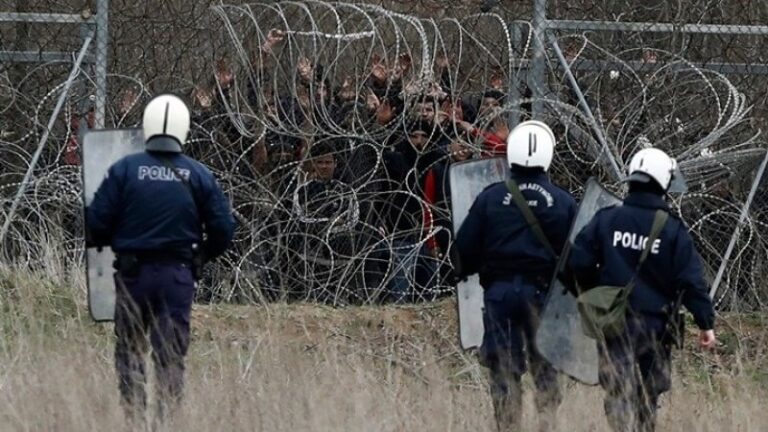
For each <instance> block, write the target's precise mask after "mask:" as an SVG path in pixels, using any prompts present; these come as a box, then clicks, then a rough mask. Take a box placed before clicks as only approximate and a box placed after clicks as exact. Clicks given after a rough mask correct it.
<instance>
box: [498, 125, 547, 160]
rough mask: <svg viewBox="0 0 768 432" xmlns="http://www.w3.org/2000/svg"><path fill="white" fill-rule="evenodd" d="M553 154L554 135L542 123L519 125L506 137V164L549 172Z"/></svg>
mask: <svg viewBox="0 0 768 432" xmlns="http://www.w3.org/2000/svg"><path fill="white" fill-rule="evenodd" d="M554 152H555V134H554V133H552V129H550V128H549V126H547V125H546V124H544V123H543V122H540V121H537V120H529V121H525V122H522V123H520V124H519V125H518V126H517V127H516V128H514V129H513V130H512V132H510V134H509V136H508V137H507V162H509V165H510V166H511V165H519V166H521V167H531V168H532V167H540V168H543V169H544V171H547V170H549V165H550V164H551V163H552V156H553V155H554Z"/></svg>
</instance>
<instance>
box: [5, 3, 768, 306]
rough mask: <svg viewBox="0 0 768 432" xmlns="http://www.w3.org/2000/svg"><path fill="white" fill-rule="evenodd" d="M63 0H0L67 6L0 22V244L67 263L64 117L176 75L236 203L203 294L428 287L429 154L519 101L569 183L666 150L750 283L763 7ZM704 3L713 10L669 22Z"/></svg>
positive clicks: (758, 210) (434, 220)
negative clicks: (59, 18)
mask: <svg viewBox="0 0 768 432" xmlns="http://www.w3.org/2000/svg"><path fill="white" fill-rule="evenodd" d="M72 3H73V2H66V1H58V2H57V1H40V2H36V1H31V0H30V1H22V0H16V2H15V3H13V4H6V3H2V2H0V12H5V11H8V12H12V13H16V14H18V13H19V12H24V13H46V14H50V13H52V12H55V13H59V14H73V15H72V16H70V19H72V22H68V23H51V22H48V21H46V22H45V23H42V22H40V23H35V22H33V21H31V18H32V17H31V16H30V15H24V16H18V15H16V16H10V15H12V14H8V15H6V19H5V20H0V37H1V38H2V39H0V44H1V45H0V51H2V52H0V59H2V67H1V68H0V90H2V92H0V99H1V100H2V102H3V103H2V105H0V106H1V107H2V108H0V119H1V120H2V123H1V124H2V135H0V140H1V141H2V143H1V144H2V147H0V152H2V155H0V156H1V157H0V160H2V161H3V162H2V165H1V166H0V170H1V171H2V181H1V182H0V187H2V190H1V191H0V200H2V202H0V204H2V205H1V206H0V208H2V212H3V220H4V222H6V223H7V224H8V229H7V234H4V239H3V241H4V251H6V260H12V261H14V262H16V263H23V264H26V265H29V266H33V267H34V266H38V267H41V266H50V265H51V264H50V263H51V262H57V263H60V264H58V265H60V266H61V267H68V266H69V267H73V268H80V263H81V261H82V240H81V239H82V221H81V210H80V206H81V199H80V173H79V147H78V146H79V143H80V142H82V134H83V133H84V132H85V131H86V130H87V129H89V128H96V127H101V123H100V120H99V119H100V118H102V117H101V116H102V114H101V113H102V112H103V119H104V123H103V125H104V126H105V127H108V128H125V127H136V126H137V125H138V124H139V121H140V114H141V109H142V107H143V106H144V104H145V102H146V101H147V100H148V99H149V98H151V97H152V95H154V94H157V93H158V92H165V91H173V92H176V93H178V94H181V95H182V96H183V97H184V98H185V99H186V100H187V101H188V103H189V104H190V106H191V107H192V110H193V115H194V120H193V132H192V134H191V139H190V141H189V143H188V152H189V153H190V154H191V155H192V156H194V157H196V158H198V159H199V160H201V161H203V162H204V163H206V164H207V165H208V166H210V167H211V168H212V169H213V171H214V172H215V173H216V175H217V176H218V178H219V179H220V181H221V183H222V184H223V185H224V187H225V189H226V191H227V193H228V195H229V196H230V197H231V199H232V202H233V205H234V208H235V210H236V212H237V214H238V219H239V220H240V226H239V229H238V234H237V239H236V244H235V247H234V248H233V250H231V251H230V252H229V253H228V254H227V255H226V256H225V257H224V258H223V259H221V260H219V261H218V262H216V263H215V264H214V265H213V266H210V267H209V271H208V274H207V277H206V279H205V283H204V286H205V289H204V290H202V291H203V293H202V296H203V298H204V299H208V300H217V301H218V300H226V301H248V302H251V301H271V300H275V299H289V300H302V299H310V300H315V301H322V302H327V303H331V304H336V305H340V304H348V303H371V302H382V301H423V300H431V299H435V298H438V297H441V296H444V295H449V294H450V293H452V290H453V287H452V286H451V285H450V284H449V283H448V281H449V280H450V272H451V269H452V264H451V262H450V259H449V254H448V252H449V250H450V248H451V242H452V240H451V238H452V230H451V226H450V211H449V209H450V191H449V189H448V182H447V170H448V167H449V166H450V165H451V164H452V163H456V162H459V161H461V160H465V159H468V158H479V157H494V156H503V154H504V140H505V138H506V135H507V134H508V133H509V129H510V128H512V127H514V125H515V124H517V123H518V122H520V121H521V120H524V119H527V118H531V117H536V118H539V119H543V120H545V121H547V122H549V123H550V124H552V125H553V126H554V128H555V130H556V133H557V135H558V138H559V141H560V144H559V147H558V149H557V156H556V159H555V163H554V165H553V171H552V176H553V178H554V180H555V181H556V182H558V183H560V184H562V185H563V186H565V187H566V188H568V189H569V190H571V191H572V192H573V193H574V194H575V195H577V196H578V195H580V193H581V188H582V186H583V184H584V182H585V180H586V179H587V178H589V177H591V176H596V177H598V178H599V179H600V180H601V181H603V182H604V183H606V184H608V185H609V187H611V188H612V189H614V190H615V191H617V192H621V188H622V186H621V183H620V182H619V180H620V178H621V175H622V173H623V172H624V170H625V167H626V165H627V163H628V161H629V158H630V157H631V155H632V154H633V153H634V152H635V151H637V150H638V149H639V148H642V147H643V146H647V145H655V146H659V147H661V148H663V149H665V150H667V151H669V152H670V153H671V154H672V155H673V156H675V157H677V158H678V160H679V161H680V164H681V168H682V170H683V172H684V173H685V175H686V177H687V179H688V183H689V192H688V193H686V194H683V195H676V196H674V197H673V200H672V201H673V204H674V207H675V209H676V210H677V211H678V212H679V213H680V215H681V217H682V218H683V219H684V220H685V221H686V223H687V224H688V225H689V226H690V227H691V229H692V231H693V233H694V236H695V238H696V241H697V244H698V246H699V248H700V250H701V252H702V255H703V257H704V260H705V262H706V264H707V269H708V275H709V277H710V279H711V281H712V283H713V285H716V288H717V293H716V298H717V299H718V301H719V303H720V305H721V307H729V308H738V309H740V310H743V309H754V308H758V307H761V306H762V304H763V303H762V302H763V301H765V300H766V296H767V294H768V293H766V292H765V290H764V289H763V287H764V285H765V283H764V282H765V278H766V264H765V261H766V256H767V255H768V253H767V252H768V250H767V248H768V244H766V241H765V240H764V239H765V234H766V229H768V227H767V226H766V218H765V214H766V211H767V210H766V208H767V207H768V197H766V189H765V186H763V187H761V188H758V189H756V190H755V194H752V195H751V196H752V197H753V198H754V199H753V200H750V199H749V198H750V192H751V190H752V189H753V187H752V186H753V184H754V183H755V182H756V181H759V179H756V171H757V168H758V166H759V165H760V163H761V160H762V159H763V156H764V154H765V146H764V142H763V140H762V137H761V135H760V130H761V129H762V127H763V125H764V123H765V110H766V107H765V96H764V94H765V92H764V91H763V89H764V88H765V84H766V83H765V82H764V81H765V79H766V77H767V76H768V66H766V65H765V63H766V62H765V59H764V56H765V53H764V52H763V51H764V48H763V45H765V43H764V42H765V40H766V36H767V35H768V31H765V30H764V29H763V28H762V27H760V26H758V25H755V26H753V24H758V23H760V22H765V19H764V17H763V16H762V15H760V14H761V13H763V14H767V13H768V10H766V11H764V12H763V11H760V10H759V8H757V9H754V8H753V9H750V10H749V11H746V10H744V9H745V8H740V7H738V5H737V4H736V2H734V4H733V5H732V6H733V7H732V8H730V9H729V8H728V7H726V6H725V5H723V6H722V7H720V9H717V10H714V9H712V8H709V7H705V6H706V4H705V2H701V4H700V5H699V4H698V3H697V2H693V3H696V4H695V5H690V7H686V8H684V9H680V10H678V9H675V8H674V7H672V6H668V5H666V3H667V2H657V4H656V3H653V2H650V3H649V2H643V5H644V6H642V7H641V6H636V5H635V3H634V2H628V3H632V4H623V3H621V2H619V1H615V0H612V1H603V2H584V4H580V5H576V4H574V3H573V2H565V1H550V2H545V1H516V2H513V3H514V4H513V5H507V4H506V3H505V4H504V7H502V6H500V5H498V4H496V3H497V2H494V1H488V0H483V1H478V2H461V3H460V4H451V5H450V6H448V5H445V4H444V3H443V2H434V1H427V0H423V1H407V2H406V1H402V2H394V1H392V2H383V3H384V4H380V3H382V2H378V3H376V4H373V3H372V2H371V4H367V3H324V2H271V3H261V4H256V3H253V4H248V3H236V4H235V3H233V4H216V5H214V6H210V5H209V3H208V2H194V1H192V2H164V3H163V6H162V7H155V6H152V7H150V6H151V5H150V4H149V3H147V2H134V3H130V4H127V3H115V2H113V4H112V5H111V6H110V7H109V10H108V12H109V13H108V14H105V13H103V10H102V13H101V14H99V12H98V5H99V4H101V5H106V4H107V2H106V1H104V0H100V2H96V3H94V4H87V5H85V6H83V5H81V4H72ZM725 3H727V2H725ZM20 5H21V6H20ZM84 10H86V11H87V12H83V11H84ZM73 16H78V17H80V18H79V21H78V20H75V19H74V18H73ZM11 18H16V20H11ZM48 18H50V17H48ZM761 20H762V21H761ZM99 21H102V24H101V25H99ZM701 22H707V23H711V24H707V25H694V24H690V23H701ZM107 23H108V26H107ZM622 23H624V24H622ZM718 26H719V27H718ZM107 30H108V32H109V45H103V40H102V39H100V37H99V36H100V35H101V36H103V35H104V33H99V32H100V31H101V32H106V31H107ZM88 35H92V37H93V40H92V41H91V42H90V45H89V46H87V47H86V50H85V51H84V53H85V54H84V57H83V59H82V61H81V63H80V65H79V66H78V67H76V68H74V69H73V64H75V63H76V60H77V53H78V52H79V51H80V50H81V49H82V47H83V46H84V44H85V42H86V40H87V38H88ZM100 44H101V45H100ZM105 47H107V48H108V50H105ZM11 52H14V53H19V52H22V53H23V52H26V53H27V54H24V55H29V56H31V57H29V58H28V59H27V60H29V61H33V62H24V61H23V60H24V59H23V58H19V57H18V55H19V54H14V55H13V56H12V55H11ZM33 53H34V55H33ZM54 53H64V54H54ZM73 53H74V54H73ZM43 54H45V55H43ZM35 56H36V57H35ZM54 56H59V57H54ZM73 70H75V71H76V72H77V78H76V79H75V80H74V81H73V84H72V88H71V89H69V91H67V92H64V91H63V89H64V84H62V83H66V82H67V78H68V76H69V74H71V72H72V71H73ZM106 71H108V72H109V74H108V84H109V87H108V90H109V91H108V92H107V91H106V90H107V87H106V83H105V82H104V81H102V79H103V78H100V77H101V76H102V75H103V73H104V72H106ZM62 95H64V96H62ZM60 98H61V100H62V101H63V102H62V104H61V109H60V110H56V107H57V102H58V100H59V99H60ZM102 101H103V102H102ZM102 104H103V105H102ZM102 106H103V109H102ZM49 120H51V125H52V127H50V128H49V127H48V125H47V123H48V121H49ZM46 133H48V134H49V136H47V137H45V138H46V139H43V138H44V137H43V135H44V134H46ZM38 148H41V149H42V150H41V152H40V157H39V159H38V160H35V157H34V156H35V152H36V150H37V149H38ZM27 173H29V175H26V174H27ZM25 175H26V177H25ZM763 184H765V180H763ZM14 203H18V204H17V208H14ZM729 250H730V251H731V252H730V253H729V252H728V251H729Z"/></svg>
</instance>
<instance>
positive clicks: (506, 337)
mask: <svg viewBox="0 0 768 432" xmlns="http://www.w3.org/2000/svg"><path fill="white" fill-rule="evenodd" d="M543 296H544V293H543V292H542V291H541V290H540V288H539V287H538V286H537V284H534V283H531V282H530V281H528V280H526V279H524V278H522V277H515V278H513V279H512V280H511V281H499V282H494V283H492V284H491V285H490V286H489V287H488V289H487V290H486V291H485V310H484V312H483V323H484V325H485V334H484V335H483V344H482V346H481V348H480V359H481V363H482V364H483V365H484V366H486V367H488V368H489V370H490V381H491V383H490V384H491V399H492V400H493V407H494V412H495V416H496V423H497V425H498V428H499V430H500V431H516V430H520V420H521V417H522V407H523V402H522V387H521V379H522V375H523V374H524V373H525V372H526V371H527V369H528V367H530V369H531V373H532V375H533V380H534V383H535V384H536V397H535V400H536V407H537V409H538V411H539V423H540V426H541V429H542V430H548V429H549V428H550V426H551V425H552V424H553V423H554V417H555V413H556V411H557V407H558V405H559V404H560V391H559V388H558V383H557V373H556V371H555V370H554V369H553V368H552V366H550V365H549V364H548V363H547V362H546V361H545V360H544V359H543V358H542V357H541V355H540V354H539V353H538V351H537V349H536V345H535V342H534V340H535V335H536V329H537V327H538V322H539V311H540V308H541V304H542V301H543Z"/></svg>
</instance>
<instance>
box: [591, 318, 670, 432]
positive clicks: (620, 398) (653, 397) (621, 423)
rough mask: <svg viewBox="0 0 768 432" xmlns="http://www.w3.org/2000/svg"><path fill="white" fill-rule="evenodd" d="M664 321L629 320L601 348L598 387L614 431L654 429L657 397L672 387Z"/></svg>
mask: <svg viewBox="0 0 768 432" xmlns="http://www.w3.org/2000/svg"><path fill="white" fill-rule="evenodd" d="M665 326H666V321H665V320H663V319H661V318H659V317H643V316H640V317H631V318H629V319H628V322H627V327H626V329H625V331H624V334H623V335H622V336H620V337H617V338H612V339H608V340H606V341H605V343H604V345H602V346H600V385H601V386H602V387H603V389H604V390H605V392H606V394H605V414H606V416H607V418H608V424H609V425H610V426H611V429H613V430H614V431H616V432H625V431H627V432H628V431H632V432H634V431H639V432H650V431H653V430H655V428H656V411H657V406H658V402H659V396H660V395H661V394H662V393H664V392H666V391H668V390H669V389H670V387H671V384H672V381H671V365H670V357H671V344H668V343H666V341H665V340H664V337H663V336H664V329H665Z"/></svg>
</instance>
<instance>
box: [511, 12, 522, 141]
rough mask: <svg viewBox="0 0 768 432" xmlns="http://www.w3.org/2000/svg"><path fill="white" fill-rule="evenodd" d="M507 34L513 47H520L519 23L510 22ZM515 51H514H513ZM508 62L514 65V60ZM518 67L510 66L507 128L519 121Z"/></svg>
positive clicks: (513, 126)
mask: <svg viewBox="0 0 768 432" xmlns="http://www.w3.org/2000/svg"><path fill="white" fill-rule="evenodd" d="M509 34H510V37H511V38H512V46H513V47H514V48H515V49H520V45H522V37H521V35H520V25H519V24H515V23H512V24H510V25H509ZM515 52H516V51H515ZM511 60H512V59H510V62H509V63H510V64H511V65H514V64H515V62H513V61H511ZM519 71H520V70H519V69H518V68H515V67H514V66H512V67H511V68H510V70H509V71H508V73H509V84H508V87H509V90H508V91H507V95H508V97H509V101H508V102H509V105H510V106H511V107H512V109H510V110H509V113H508V114H507V127H509V130H512V129H514V128H515V126H517V125H518V124H519V123H520V112H519V109H520V74H519Z"/></svg>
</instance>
